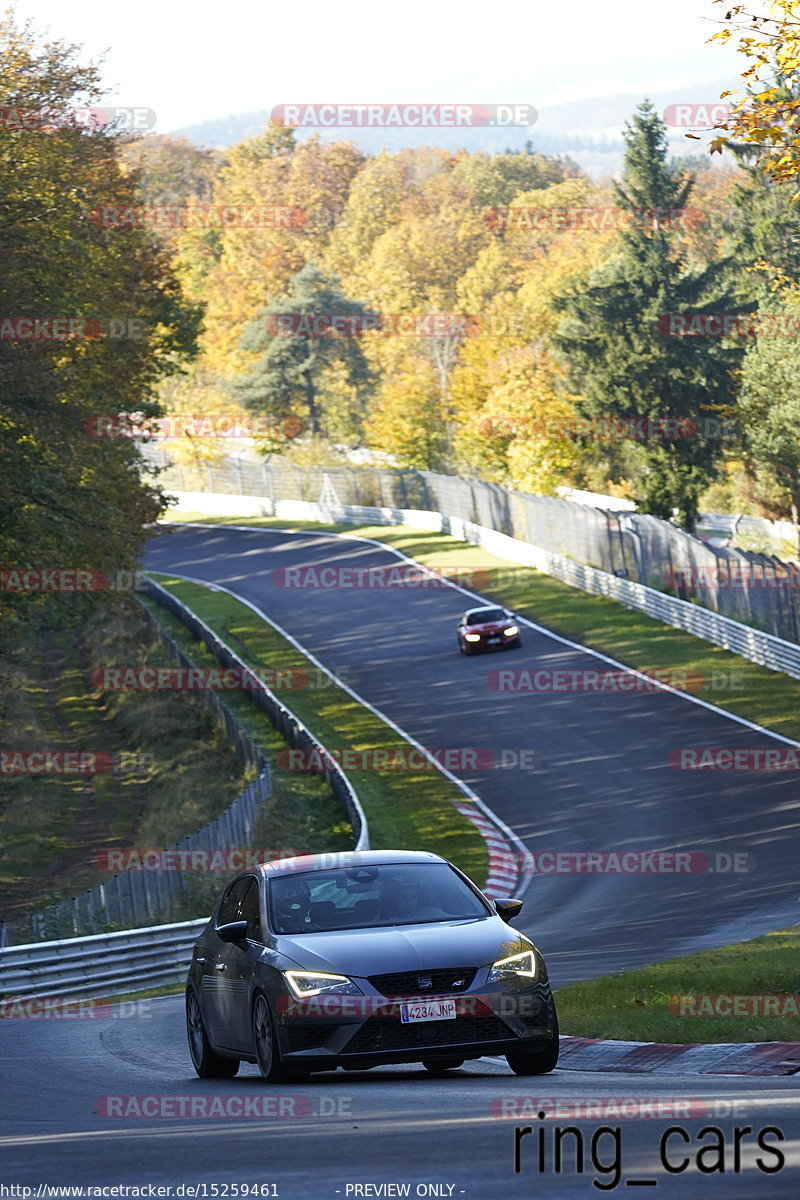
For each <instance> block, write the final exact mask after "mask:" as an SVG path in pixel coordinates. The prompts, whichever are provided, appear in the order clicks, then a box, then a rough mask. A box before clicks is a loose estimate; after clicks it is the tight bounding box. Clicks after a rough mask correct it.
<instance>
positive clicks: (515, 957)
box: [487, 950, 536, 983]
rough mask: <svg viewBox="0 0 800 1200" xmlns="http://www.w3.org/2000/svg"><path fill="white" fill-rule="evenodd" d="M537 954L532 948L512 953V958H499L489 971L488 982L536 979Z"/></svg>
mask: <svg viewBox="0 0 800 1200" xmlns="http://www.w3.org/2000/svg"><path fill="white" fill-rule="evenodd" d="M535 978H536V956H535V955H534V953H533V951H532V950H523V952H522V954H512V955H511V957H510V958H499V959H498V960H497V962H496V963H494V964H493V966H492V969H491V971H490V972H489V978H488V980H487V982H488V983H502V982H504V981H507V980H509V979H535Z"/></svg>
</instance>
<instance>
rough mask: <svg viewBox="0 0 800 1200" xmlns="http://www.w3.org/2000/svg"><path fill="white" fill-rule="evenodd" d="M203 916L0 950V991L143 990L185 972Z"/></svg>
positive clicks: (2, 993) (0, 994)
mask: <svg viewBox="0 0 800 1200" xmlns="http://www.w3.org/2000/svg"><path fill="white" fill-rule="evenodd" d="M205 925H206V918H203V919H202V920H198V921H184V922H181V923H180V924H175V925H153V926H150V927H148V928H146V929H127V930H125V931H124V932H121V933H101V934H96V935H94V936H91V937H78V938H69V939H68V940H67V939H65V940H63V941H57V942H33V943H31V944H30V945H26V946H9V947H7V948H6V949H2V950H0V997H14V996H20V997H22V996H92V997H97V998H98V999H99V998H102V997H106V996H111V995H114V994H116V995H120V994H122V993H124V992H135V991H146V990H147V989H148V988H154V987H161V986H163V985H165V984H169V983H179V982H181V981H182V980H183V979H184V978H185V977H186V972H187V971H188V969H189V964H190V962H191V957H192V945H193V944H194V942H195V940H196V939H197V936H198V934H199V933H200V931H201V930H202V929H203V928H204V926H205Z"/></svg>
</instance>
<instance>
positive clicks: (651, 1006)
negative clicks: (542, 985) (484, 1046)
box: [556, 925, 800, 1044]
mask: <svg viewBox="0 0 800 1200" xmlns="http://www.w3.org/2000/svg"><path fill="white" fill-rule="evenodd" d="M798 993H800V925H795V926H793V927H792V928H790V929H783V930H779V931H777V932H776V933H767V934H764V935H763V936H762V937H758V938H754V939H753V941H750V942H740V943H738V944H735V945H732V946H723V947H721V948H720V949H719V950H704V951H702V952H699V953H697V954H689V955H687V956H686V957H684V958H671V959H667V960H666V961H665V962H660V963H656V964H654V965H653V966H650V967H640V968H638V969H637V970H635V971H625V972H623V973H622V974H620V975H612V976H609V977H608V978H605V979H594V980H592V981H591V982H590V983H575V984H571V985H570V986H569V987H565V988H559V989H558V991H557V993H556V999H557V1001H558V1017H559V1023H560V1025H561V1028H562V1030H563V1031H564V1032H565V1033H569V1034H572V1035H573V1036H576V1037H597V1038H614V1039H619V1040H620V1041H633V1042H676V1043H682V1044H683V1043H687V1042H688V1043H691V1042H773V1041H774V1042H796V1041H800V994H798ZM735 998H738V999H735ZM728 1009H730V1012H731V1015H727V1013H728ZM737 1013H738V1014H741V1015H737Z"/></svg>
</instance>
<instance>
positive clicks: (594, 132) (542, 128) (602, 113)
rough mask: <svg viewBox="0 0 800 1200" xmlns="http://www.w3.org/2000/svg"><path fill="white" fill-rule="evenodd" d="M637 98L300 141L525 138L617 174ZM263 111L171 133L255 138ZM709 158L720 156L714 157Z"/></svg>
mask: <svg viewBox="0 0 800 1200" xmlns="http://www.w3.org/2000/svg"><path fill="white" fill-rule="evenodd" d="M736 83H737V81H736V80H731V79H718V80H714V81H712V82H710V83H705V84H693V85H692V86H690V87H684V88H676V89H675V90H673V91H670V92H658V93H655V94H651V95H650V96H649V99H650V100H652V102H653V104H654V105H655V108H656V110H657V111H658V112H660V113H661V112H663V111H664V109H665V108H667V106H668V105H670V104H681V103H684V104H688V103H695V104H703V103H708V104H713V103H715V102H717V101H718V98H719V94H720V92H723V91H725V90H726V89H728V88H732V87H735V86H736ZM642 99H643V96H642V95H640V94H633V93H619V94H617V95H614V96H597V97H593V98H592V99H590V100H573V101H570V102H569V103H567V104H556V105H553V106H551V107H549V108H543V109H540V110H539V119H538V121H537V123H536V124H535V125H534V126H532V127H531V128H510V129H491V128H485V129H428V130H424V131H421V130H415V129H355V128H353V129H349V128H341V129H321V130H301V131H299V132H298V137H300V138H303V137H306V136H309V135H310V134H311V133H314V132H319V133H320V135H321V136H322V138H323V139H324V140H325V141H348V140H352V141H354V142H355V143H356V144H357V145H358V146H360V147H361V149H362V150H364V151H366V152H367V153H368V154H377V153H378V151H379V150H380V149H381V148H382V147H384V146H385V147H386V148H387V149H388V150H402V149H403V148H404V147H406V146H419V145H426V146H440V147H442V148H444V149H446V150H458V149H460V148H462V147H463V148H464V149H466V150H471V151H476V150H483V151H485V152H486V153H488V154H497V153H500V152H501V151H503V150H506V149H513V150H521V149H522V147H523V146H524V144H525V141H526V139H528V138H530V139H531V141H532V142H533V147H534V149H535V150H538V151H540V152H541V153H542V154H553V155H558V154H566V155H569V157H570V158H571V159H572V160H573V162H576V163H577V164H578V165H579V166H580V167H582V168H583V170H584V171H586V172H587V174H589V175H591V176H593V177H595V178H597V177H599V176H602V175H616V174H618V173H619V171H620V169H621V167H622V160H623V156H624V151H625V143H624V141H623V139H622V127H623V125H624V123H625V121H627V120H628V119H629V118H630V117H631V115H632V113H633V111H634V109H635V108H636V106H637V104H638V103H639V102H640V101H641V100H642ZM269 115H270V114H269V110H268V109H264V110H263V111H260V112H251V113H242V114H240V115H239V116H227V117H220V118H219V119H217V120H213V121H205V122H203V123H202V124H200V125H189V126H186V127H184V128H183V129H176V130H174V131H173V136H175V137H178V136H182V137H187V138H190V139H191V140H192V141H194V142H197V143H198V144H199V145H203V146H213V147H220V148H221V147H225V146H233V145H234V144H235V143H236V142H240V141H242V140H243V139H244V138H248V137H254V136H255V135H256V134H259V133H261V132H262V131H263V129H264V127H265V126H266V125H267V123H268V121H269ZM672 134H673V136H671V137H670V150H671V152H672V153H673V154H675V155H681V156H683V155H687V154H696V155H704V145H705V143H704V141H700V142H695V141H690V140H687V139H686V138H685V137H684V135H683V132H682V131H680V130H678V129H674V130H673V131H672ZM714 162H715V163H717V164H718V163H719V162H720V158H719V157H716V156H715V159H714Z"/></svg>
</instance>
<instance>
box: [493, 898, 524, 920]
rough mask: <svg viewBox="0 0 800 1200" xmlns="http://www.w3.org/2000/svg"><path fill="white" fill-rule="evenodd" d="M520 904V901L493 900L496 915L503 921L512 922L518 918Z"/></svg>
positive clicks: (521, 902)
mask: <svg viewBox="0 0 800 1200" xmlns="http://www.w3.org/2000/svg"><path fill="white" fill-rule="evenodd" d="M522 904H523V901H522V900H495V902H494V906H495V908H496V909H497V915H498V916H500V917H502V918H503V920H504V921H513V919H514V917H516V916H518V914H519V911H520V909H521V908H522Z"/></svg>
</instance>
